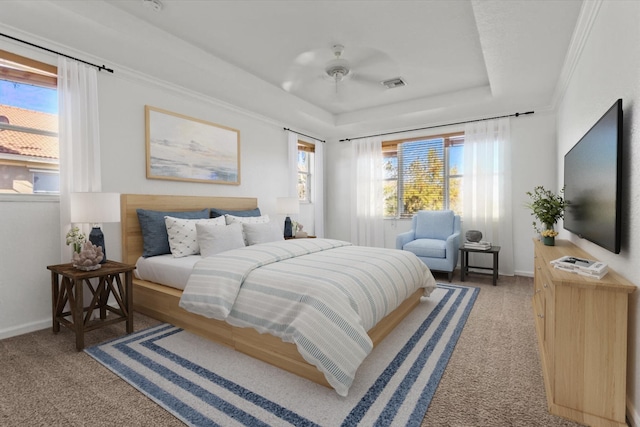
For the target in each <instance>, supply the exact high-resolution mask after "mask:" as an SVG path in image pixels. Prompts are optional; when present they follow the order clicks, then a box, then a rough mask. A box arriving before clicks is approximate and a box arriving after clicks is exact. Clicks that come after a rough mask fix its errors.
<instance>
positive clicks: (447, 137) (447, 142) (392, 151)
mask: <svg viewBox="0 0 640 427" xmlns="http://www.w3.org/2000/svg"><path fill="white" fill-rule="evenodd" d="M435 139H442V140H443V158H442V161H443V167H444V176H443V182H444V195H443V198H444V200H443V208H444V209H450V205H451V200H450V194H451V193H450V192H451V189H450V182H451V179H452V178H459V179H460V180H462V179H463V178H464V171H459V172H458V173H456V174H451V162H450V153H449V149H450V148H451V147H452V146H460V145H461V146H464V131H458V132H449V133H442V134H433V135H423V136H416V137H411V138H402V139H394V140H389V141H382V155H383V158H386V157H395V158H396V163H397V171H396V177H395V179H394V178H385V179H384V181H385V182H390V181H395V182H396V213H395V215H393V216H391V215H385V214H384V213H383V216H384V218H385V219H406V218H411V217H412V216H413V214H412V213H404V212H402V211H401V210H402V205H403V204H402V203H401V200H402V196H403V188H404V187H403V185H402V184H403V182H402V176H403V174H402V172H401V171H402V167H403V164H402V158H401V157H399V156H398V148H399V146H400V145H401V144H403V143H407V142H414V141H429V140H435ZM384 205H385V211H386V206H387V204H386V200H385V203H384Z"/></svg>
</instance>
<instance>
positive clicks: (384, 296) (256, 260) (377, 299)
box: [180, 239, 436, 396]
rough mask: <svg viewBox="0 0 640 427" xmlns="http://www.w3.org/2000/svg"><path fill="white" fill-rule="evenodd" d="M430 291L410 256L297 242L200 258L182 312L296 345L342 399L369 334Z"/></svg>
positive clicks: (427, 275)
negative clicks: (409, 300)
mask: <svg viewBox="0 0 640 427" xmlns="http://www.w3.org/2000/svg"><path fill="white" fill-rule="evenodd" d="M435 286H436V283H435V280H434V278H433V276H432V274H431V272H430V271H429V269H428V268H427V267H426V266H425V265H424V263H422V262H421V261H420V260H419V259H418V258H417V257H416V256H415V255H413V254H412V253H410V252H407V251H400V250H395V249H381V248H370V247H361V246H352V245H351V244H350V243H347V242H342V241H338V240H330V239H299V240H289V241H281V242H273V243H265V244H260V245H254V246H248V247H245V248H241V249H235V250H231V251H227V252H224V253H220V254H218V255H216V256H214V257H210V258H203V259H202V260H200V261H198V262H197V263H196V264H195V266H194V270H193V273H192V274H191V276H190V278H189V280H188V282H187V285H186V287H185V289H184V292H183V294H182V298H181V300H180V306H181V307H183V308H185V309H186V310H189V311H191V312H194V313H197V314H201V315H203V316H206V317H212V318H216V319H219V320H226V321H227V322H228V323H230V324H232V325H234V326H239V327H253V328H255V329H256V330H258V331H259V332H261V333H269V334H271V335H275V336H277V337H280V338H281V339H282V340H283V341H285V342H293V343H295V344H296V346H297V347H298V350H299V352H300V354H301V355H302V357H303V358H304V359H305V360H306V361H307V362H309V363H311V364H312V365H314V366H316V367H317V368H318V369H319V370H320V371H321V372H323V373H324V375H325V378H326V379H327V381H328V382H329V384H330V385H331V386H332V387H333V388H334V389H335V390H336V392H337V393H338V394H340V395H342V396H346V394H347V392H348V390H349V387H350V386H351V383H352V382H353V378H354V376H355V373H356V370H357V369H358V367H359V366H360V364H361V363H362V361H363V360H364V358H365V357H366V356H367V355H368V354H369V353H370V352H371V350H372V348H373V343H372V342H371V339H370V338H369V336H368V335H367V331H368V330H369V329H371V328H372V327H373V326H375V324H377V323H378V322H379V321H380V320H382V319H383V318H384V317H385V316H386V315H387V314H389V313H391V312H392V311H393V310H394V309H395V308H397V306H398V305H399V304H400V303H402V302H403V301H404V300H405V299H406V298H407V297H409V296H410V295H411V294H413V293H414V292H415V291H416V290H417V289H419V288H425V295H429V293H430V292H431V290H432V289H435Z"/></svg>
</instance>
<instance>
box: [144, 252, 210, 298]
mask: <svg viewBox="0 0 640 427" xmlns="http://www.w3.org/2000/svg"><path fill="white" fill-rule="evenodd" d="M201 259H202V257H201V256H200V255H189V256H185V257H180V258H175V257H174V256H173V255H171V254H166V255H158V256H153V257H148V258H143V257H140V258H138V261H137V262H136V269H135V270H134V274H135V276H136V278H138V279H142V280H148V281H150V282H155V283H159V284H161V285H165V286H171V287H172V288H176V289H184V287H185V286H186V285H187V281H188V280H189V276H190V275H191V270H193V266H194V265H195V264H196V263H197V262H198V261H200V260H201Z"/></svg>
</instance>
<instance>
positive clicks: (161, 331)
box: [85, 284, 479, 426]
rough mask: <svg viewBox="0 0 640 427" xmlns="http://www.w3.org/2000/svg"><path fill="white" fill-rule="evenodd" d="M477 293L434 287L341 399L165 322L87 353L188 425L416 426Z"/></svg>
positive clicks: (453, 287) (424, 411)
mask: <svg viewBox="0 0 640 427" xmlns="http://www.w3.org/2000/svg"><path fill="white" fill-rule="evenodd" d="M478 292H479V289H478V288H469V287H463V286H456V285H446V284H444V285H443V284H440V285H438V288H437V289H436V290H435V291H434V292H433V293H432V294H431V296H430V297H429V298H424V299H423V301H422V302H421V303H420V305H418V307H417V308H416V309H415V310H414V311H413V312H412V313H411V314H410V315H409V316H408V317H407V318H405V319H404V320H403V321H402V323H400V325H398V327H396V329H395V330H394V331H393V332H392V333H391V334H390V335H389V336H388V337H386V338H385V339H384V340H383V341H382V342H381V343H380V344H379V345H378V346H377V347H376V348H375V349H374V351H373V352H372V353H371V354H370V355H369V356H368V357H367V359H366V360H365V362H364V364H363V365H362V366H361V367H360V368H359V370H358V373H357V376H356V380H355V382H354V384H353V386H352V387H351V389H350V390H349V395H348V396H347V397H340V396H339V395H338V394H337V393H335V391H333V390H331V389H328V388H326V387H323V386H320V385H317V384H315V383H312V382H310V381H307V380H304V379H302V378H299V377H297V376H295V375H293V374H290V373H288V372H285V371H283V370H280V369H278V368H275V367H272V366H270V365H268V364H265V363H263V362H260V361H258V360H255V359H253V358H251V357H249V356H245V355H243V354H241V353H238V352H235V351H234V350H231V349H228V348H226V347H224V346H221V345H218V344H215V343H212V342H210V341H208V340H205V339H203V338H200V337H198V336H196V335H193V334H191V333H189V332H186V331H183V330H182V329H180V328H176V327H174V326H172V325H169V324H163V325H160V326H156V327H153V328H150V329H146V330H143V331H140V332H136V333H135V334H132V335H127V336H125V337H121V338H119V339H116V340H113V341H110V342H107V343H103V344H100V345H97V346H94V347H91V348H88V349H86V350H85V351H86V352H87V353H88V354H89V355H91V356H92V357H93V358H95V359H96V360H97V361H99V362H100V363H102V364H103V365H104V366H106V367H107V368H108V369H110V370H111V371H113V372H114V373H116V374H117V375H118V376H120V377H121V378H122V379H124V380H125V381H127V382H128V383H130V384H131V385H132V386H134V387H135V388H137V389H138V390H139V391H141V392H142V393H144V394H145V395H147V396H148V397H149V398H151V399H152V400H154V401H155V402H157V403H158V404H159V405H160V406H162V407H163V408H165V409H166V410H167V411H169V412H170V413H172V414H173V415H175V416H176V417H177V418H179V419H180V420H182V421H183V422H184V423H186V424H187V425H191V426H289V425H290V426H373V425H376V426H384V425H393V426H398V425H407V426H419V425H420V422H421V421H422V418H423V417H424V414H425V413H426V411H427V408H428V407H429V402H430V401H431V398H432V397H433V394H434V393H435V390H436V388H437V386H438V383H439V381H440V378H441V377H442V374H443V372H444V369H445V367H446V365H447V362H448V360H449V358H450V356H451V353H452V352H453V349H454V347H455V345H456V342H457V340H458V337H459V336H460V333H461V331H462V328H463V327H464V324H465V322H466V319H467V317H468V315H469V312H470V311H471V308H472V307H473V303H474V302H475V300H476V297H477V294H478Z"/></svg>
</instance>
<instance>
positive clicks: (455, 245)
mask: <svg viewBox="0 0 640 427" xmlns="http://www.w3.org/2000/svg"><path fill="white" fill-rule="evenodd" d="M396 248H397V249H403V250H405V251H409V252H413V253H414V254H416V255H417V256H418V258H420V260H421V261H422V262H424V263H425V264H426V265H427V267H429V269H430V270H432V271H442V272H446V273H448V277H449V281H451V278H452V277H453V271H454V270H455V268H456V265H458V252H459V249H460V216H459V215H455V214H454V213H453V211H451V210H443V211H418V213H417V214H415V215H414V216H413V218H412V220H411V230H410V231H407V232H405V233H400V234H398V236H396Z"/></svg>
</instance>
